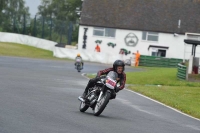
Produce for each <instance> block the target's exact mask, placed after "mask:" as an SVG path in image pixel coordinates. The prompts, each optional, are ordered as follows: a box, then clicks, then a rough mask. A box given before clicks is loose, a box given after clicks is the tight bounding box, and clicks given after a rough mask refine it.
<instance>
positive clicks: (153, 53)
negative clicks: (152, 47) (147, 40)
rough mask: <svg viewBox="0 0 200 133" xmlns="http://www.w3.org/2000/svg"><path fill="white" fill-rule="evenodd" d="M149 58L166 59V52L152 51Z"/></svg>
mask: <svg viewBox="0 0 200 133" xmlns="http://www.w3.org/2000/svg"><path fill="white" fill-rule="evenodd" d="M151 56H158V57H166V50H161V49H158V50H157V51H152V53H151Z"/></svg>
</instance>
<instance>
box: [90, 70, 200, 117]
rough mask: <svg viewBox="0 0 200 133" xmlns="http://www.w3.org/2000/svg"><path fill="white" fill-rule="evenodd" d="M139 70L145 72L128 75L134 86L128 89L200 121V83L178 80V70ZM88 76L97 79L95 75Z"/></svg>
mask: <svg viewBox="0 0 200 133" xmlns="http://www.w3.org/2000/svg"><path fill="white" fill-rule="evenodd" d="M139 68H143V69H144V71H140V72H127V73H126V74H127V82H126V83H127V84H133V85H134V86H129V87H128V89H131V90H133V91H136V92H138V93H141V94H143V95H146V96H148V97H150V98H153V99H155V100H157V101H160V102H162V103H164V104H166V105H169V106H171V107H173V108H176V109H178V110H180V111H182V112H184V113H186V114H189V115H191V116H194V117H196V118H199V119H200V82H188V81H181V80H179V79H177V78H176V73H177V68H154V67H139ZM87 76H88V77H89V78H93V77H95V75H93V74H88V75H87ZM156 85H162V86H161V87H158V86H156Z"/></svg>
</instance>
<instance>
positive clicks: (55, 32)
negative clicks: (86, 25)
mask: <svg viewBox="0 0 200 133" xmlns="http://www.w3.org/2000/svg"><path fill="white" fill-rule="evenodd" d="M0 27H3V25H0ZM3 31H4V32H11V33H18V34H24V35H30V36H34V37H38V38H43V39H47V40H52V41H55V42H58V43H63V44H68V45H71V44H72V42H77V41H78V25H77V24H76V22H71V21H62V20H56V19H54V18H52V17H43V16H41V15H35V16H34V17H29V16H26V15H23V18H21V19H18V18H17V17H13V18H12V21H10V24H9V28H7V29H5V28H4V30H3ZM74 32H75V33H74Z"/></svg>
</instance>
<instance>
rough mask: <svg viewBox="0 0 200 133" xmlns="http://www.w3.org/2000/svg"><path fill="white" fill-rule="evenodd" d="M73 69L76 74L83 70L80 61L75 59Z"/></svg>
mask: <svg viewBox="0 0 200 133" xmlns="http://www.w3.org/2000/svg"><path fill="white" fill-rule="evenodd" d="M75 68H76V69H77V71H78V72H80V71H81V70H82V69H83V65H82V60H81V59H79V58H78V59H76V63H75Z"/></svg>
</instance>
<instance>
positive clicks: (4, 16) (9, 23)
mask: <svg viewBox="0 0 200 133" xmlns="http://www.w3.org/2000/svg"><path fill="white" fill-rule="evenodd" d="M0 2H1V4H0V17H1V21H0V27H1V29H2V31H6V32H11V31H13V30H14V31H15V32H20V31H22V29H23V24H24V16H26V18H29V17H30V14H29V8H28V7H25V1H24V0H0ZM14 27H15V28H14Z"/></svg>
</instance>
